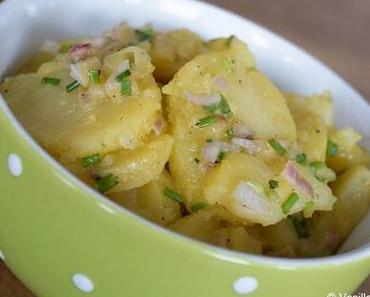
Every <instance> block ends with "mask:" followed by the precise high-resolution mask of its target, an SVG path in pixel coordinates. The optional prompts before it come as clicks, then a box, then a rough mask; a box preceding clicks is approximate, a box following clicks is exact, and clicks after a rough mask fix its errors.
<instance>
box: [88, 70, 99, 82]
mask: <svg viewBox="0 0 370 297" xmlns="http://www.w3.org/2000/svg"><path fill="white" fill-rule="evenodd" d="M89 77H90V81H91V82H92V83H93V84H98V83H100V70H99V69H92V70H89Z"/></svg>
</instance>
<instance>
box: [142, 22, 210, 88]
mask: <svg viewBox="0 0 370 297" xmlns="http://www.w3.org/2000/svg"><path fill="white" fill-rule="evenodd" d="M201 51H204V46H203V40H202V39H201V38H200V37H199V36H198V35H197V34H195V33H193V32H191V31H189V30H186V29H180V30H175V31H169V32H164V33H158V34H156V35H155V36H154V39H153V42H152V46H151V47H150V51H149V54H150V56H151V57H152V62H153V64H154V66H155V71H154V76H155V78H156V79H157V80H158V81H160V82H162V83H167V82H168V81H170V80H171V79H172V78H173V76H174V74H175V73H176V72H177V71H178V70H179V69H180V68H181V67H182V66H183V65H184V64H185V63H187V62H189V61H190V60H191V59H193V58H194V57H195V56H196V55H197V54H199V53H200V52H201Z"/></svg>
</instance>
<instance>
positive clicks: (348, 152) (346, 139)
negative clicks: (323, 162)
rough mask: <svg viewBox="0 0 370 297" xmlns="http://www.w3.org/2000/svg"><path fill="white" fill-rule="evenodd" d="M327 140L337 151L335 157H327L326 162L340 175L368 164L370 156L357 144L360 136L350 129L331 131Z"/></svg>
mask: <svg viewBox="0 0 370 297" xmlns="http://www.w3.org/2000/svg"><path fill="white" fill-rule="evenodd" d="M329 138H330V140H331V141H333V142H334V143H335V144H336V145H337V147H338V149H337V155H336V156H328V158H327V162H328V164H329V166H330V167H331V168H333V169H334V170H335V171H336V172H338V173H340V172H343V171H345V170H348V169H350V168H351V167H353V166H356V165H364V166H367V165H369V164H370V154H369V152H367V151H366V150H364V149H363V148H362V147H361V146H360V145H359V142H360V140H361V138H362V136H361V135H360V134H359V133H357V132H356V131H354V130H353V129H352V128H345V129H341V130H336V129H334V128H333V129H332V130H331V131H330V133H329Z"/></svg>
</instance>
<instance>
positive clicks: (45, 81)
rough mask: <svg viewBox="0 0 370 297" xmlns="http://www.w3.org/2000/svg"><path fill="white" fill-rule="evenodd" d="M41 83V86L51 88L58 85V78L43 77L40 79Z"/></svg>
mask: <svg viewBox="0 0 370 297" xmlns="http://www.w3.org/2000/svg"><path fill="white" fill-rule="evenodd" d="M41 83H42V84H43V85H53V86H57V85H59V84H60V79H59V78H54V77H48V76H45V77H43V78H42V79H41Z"/></svg>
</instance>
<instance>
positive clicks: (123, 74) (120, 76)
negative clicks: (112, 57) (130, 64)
mask: <svg viewBox="0 0 370 297" xmlns="http://www.w3.org/2000/svg"><path fill="white" fill-rule="evenodd" d="M130 75H131V70H130V69H126V70H125V71H123V72H121V73H120V74H118V75H117V76H116V80H117V81H119V82H120V81H121V80H122V79H124V78H126V77H128V76H130Z"/></svg>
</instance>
